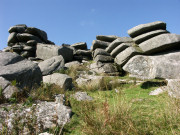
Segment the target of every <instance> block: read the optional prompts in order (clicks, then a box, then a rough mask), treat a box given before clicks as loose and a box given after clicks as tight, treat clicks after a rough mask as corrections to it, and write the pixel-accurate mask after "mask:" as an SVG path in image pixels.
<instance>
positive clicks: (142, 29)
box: [128, 21, 166, 38]
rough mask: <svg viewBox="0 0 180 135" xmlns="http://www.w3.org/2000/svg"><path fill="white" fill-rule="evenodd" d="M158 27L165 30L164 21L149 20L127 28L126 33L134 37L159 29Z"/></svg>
mask: <svg viewBox="0 0 180 135" xmlns="http://www.w3.org/2000/svg"><path fill="white" fill-rule="evenodd" d="M159 29H162V30H166V23H164V22H162V21H156V22H151V23H146V24H140V25H137V26H135V27H133V28H132V29H130V30H128V34H129V35H130V36H131V37H132V38H134V37H136V36H139V35H141V34H144V33H146V32H150V31H153V30H159Z"/></svg>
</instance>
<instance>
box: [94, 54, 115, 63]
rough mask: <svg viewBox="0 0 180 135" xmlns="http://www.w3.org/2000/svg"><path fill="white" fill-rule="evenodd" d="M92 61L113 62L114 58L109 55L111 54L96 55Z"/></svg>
mask: <svg viewBox="0 0 180 135" xmlns="http://www.w3.org/2000/svg"><path fill="white" fill-rule="evenodd" d="M94 61H96V62H106V63H108V62H114V58H113V57H111V56H106V55H97V56H96V57H95V58H94Z"/></svg>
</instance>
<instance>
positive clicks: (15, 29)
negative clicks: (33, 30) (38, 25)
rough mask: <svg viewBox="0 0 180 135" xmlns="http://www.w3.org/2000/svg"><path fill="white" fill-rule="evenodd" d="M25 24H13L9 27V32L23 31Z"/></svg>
mask: <svg viewBox="0 0 180 135" xmlns="http://www.w3.org/2000/svg"><path fill="white" fill-rule="evenodd" d="M26 28H27V26H26V25H25V24H19V25H15V26H12V27H10V28H9V30H8V31H9V33H12V32H17V33H24V32H25V30H26Z"/></svg>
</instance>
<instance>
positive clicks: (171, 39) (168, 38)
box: [139, 33, 180, 54]
mask: <svg viewBox="0 0 180 135" xmlns="http://www.w3.org/2000/svg"><path fill="white" fill-rule="evenodd" d="M139 47H140V48H141V49H142V51H143V52H144V53H146V54H153V53H158V52H162V51H164V50H169V49H174V48H177V47H178V48H180V35H176V34H169V33H168V34H161V35H158V36H155V37H153V38H151V39H149V40H146V41H144V42H142V43H141V44H139Z"/></svg>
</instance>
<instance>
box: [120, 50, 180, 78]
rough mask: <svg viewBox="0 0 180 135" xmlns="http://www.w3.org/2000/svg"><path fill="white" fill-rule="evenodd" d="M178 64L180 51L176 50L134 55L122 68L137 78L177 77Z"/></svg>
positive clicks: (179, 71) (179, 76)
mask: <svg viewBox="0 0 180 135" xmlns="http://www.w3.org/2000/svg"><path fill="white" fill-rule="evenodd" d="M179 65H180V51H177V52H168V53H167V54H161V55H160V54H159V55H156V56H141V55H138V56H134V57H133V58H131V59H130V60H129V61H128V62H127V63H126V65H124V67H123V69H124V70H125V71H127V72H129V73H130V74H132V75H134V76H136V77H138V78H145V79H154V78H163V79H179V78H180V70H179ZM172 69H173V70H172Z"/></svg>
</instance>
